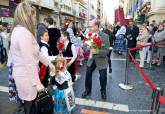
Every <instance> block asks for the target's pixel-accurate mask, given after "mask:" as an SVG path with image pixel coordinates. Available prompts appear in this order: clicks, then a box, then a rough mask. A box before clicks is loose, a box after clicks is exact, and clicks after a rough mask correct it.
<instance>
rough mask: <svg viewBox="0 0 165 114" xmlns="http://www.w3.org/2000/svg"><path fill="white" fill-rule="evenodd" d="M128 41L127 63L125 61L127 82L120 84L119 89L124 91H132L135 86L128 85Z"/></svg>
mask: <svg viewBox="0 0 165 114" xmlns="http://www.w3.org/2000/svg"><path fill="white" fill-rule="evenodd" d="M127 42H128V41H127V40H126V56H125V58H126V61H125V80H124V83H120V84H119V87H120V88H121V89H124V90H132V89H133V86H132V85H130V84H129V83H128V48H127Z"/></svg>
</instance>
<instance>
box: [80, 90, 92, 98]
mask: <svg viewBox="0 0 165 114" xmlns="http://www.w3.org/2000/svg"><path fill="white" fill-rule="evenodd" d="M81 97H82V98H89V97H91V92H88V91H85V92H83V94H82V96H81Z"/></svg>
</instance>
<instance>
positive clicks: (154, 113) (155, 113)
mask: <svg viewBox="0 0 165 114" xmlns="http://www.w3.org/2000/svg"><path fill="white" fill-rule="evenodd" d="M163 90H164V89H162V88H160V87H157V88H156V89H155V90H153V93H152V99H153V101H152V105H151V113H150V114H159V108H160V102H159V97H160V96H163Z"/></svg>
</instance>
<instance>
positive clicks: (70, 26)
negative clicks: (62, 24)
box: [66, 21, 76, 44]
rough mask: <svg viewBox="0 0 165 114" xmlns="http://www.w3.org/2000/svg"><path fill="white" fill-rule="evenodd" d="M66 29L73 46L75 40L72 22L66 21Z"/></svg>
mask: <svg viewBox="0 0 165 114" xmlns="http://www.w3.org/2000/svg"><path fill="white" fill-rule="evenodd" d="M66 27H67V29H66V31H67V32H68V33H69V37H70V40H71V42H72V43H74V44H75V43H76V38H75V36H74V32H73V22H72V21H68V22H67V23H66Z"/></svg>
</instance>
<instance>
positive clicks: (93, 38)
mask: <svg viewBox="0 0 165 114" xmlns="http://www.w3.org/2000/svg"><path fill="white" fill-rule="evenodd" d="M83 41H84V43H85V44H87V45H88V46H90V47H91V48H93V49H95V50H96V53H99V50H100V48H101V47H102V39H101V37H100V36H99V35H98V34H96V33H92V32H89V33H88V34H87V35H86V37H85V38H84V39H83Z"/></svg>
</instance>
